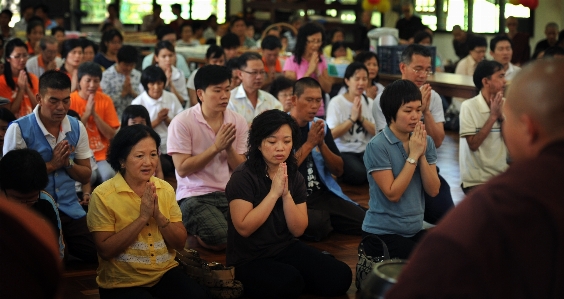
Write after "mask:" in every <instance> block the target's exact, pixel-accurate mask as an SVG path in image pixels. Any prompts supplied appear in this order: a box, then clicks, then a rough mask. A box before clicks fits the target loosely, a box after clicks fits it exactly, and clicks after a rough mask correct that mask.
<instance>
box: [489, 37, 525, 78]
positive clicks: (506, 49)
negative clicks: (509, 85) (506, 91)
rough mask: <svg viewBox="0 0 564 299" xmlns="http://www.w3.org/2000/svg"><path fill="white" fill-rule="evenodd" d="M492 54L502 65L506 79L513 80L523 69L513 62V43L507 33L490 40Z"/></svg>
mask: <svg viewBox="0 0 564 299" xmlns="http://www.w3.org/2000/svg"><path fill="white" fill-rule="evenodd" d="M490 55H491V56H492V57H493V59H494V60H495V61H497V62H499V63H501V65H503V70H504V71H505V80H507V81H511V80H512V79H513V77H515V75H516V74H517V73H518V72H519V71H520V70H521V68H520V67H518V66H516V65H514V64H512V63H511V57H512V56H513V44H512V43H511V40H510V39H509V37H507V35H499V36H496V37H494V38H492V40H491V41H490Z"/></svg>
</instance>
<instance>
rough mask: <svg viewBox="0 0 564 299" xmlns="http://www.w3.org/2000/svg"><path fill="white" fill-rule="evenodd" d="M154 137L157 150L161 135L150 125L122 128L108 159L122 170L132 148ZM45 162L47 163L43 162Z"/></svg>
mask: <svg viewBox="0 0 564 299" xmlns="http://www.w3.org/2000/svg"><path fill="white" fill-rule="evenodd" d="M147 137H151V138H153V140H155V143H156V145H157V146H156V147H155V150H158V148H159V146H160V145H161V137H159V134H157V133H156V132H155V131H153V129H152V128H151V127H149V126H144V125H133V126H127V127H124V128H121V129H120V130H119V131H118V132H117V134H116V136H115V137H114V139H112V142H111V143H110V147H109V148H108V156H107V158H106V161H108V163H110V166H111V167H112V168H113V169H114V170H115V171H120V170H121V163H122V162H123V161H125V160H126V159H127V156H128V155H129V153H130V152H131V149H132V148H133V147H134V146H135V145H136V144H137V143H139V141H141V140H142V139H145V138H147ZM43 164H45V163H43Z"/></svg>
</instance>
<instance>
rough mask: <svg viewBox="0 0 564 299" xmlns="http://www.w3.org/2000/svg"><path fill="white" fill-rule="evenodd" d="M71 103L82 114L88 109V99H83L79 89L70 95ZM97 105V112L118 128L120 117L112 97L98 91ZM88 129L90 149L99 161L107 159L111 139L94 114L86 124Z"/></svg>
mask: <svg viewBox="0 0 564 299" xmlns="http://www.w3.org/2000/svg"><path fill="white" fill-rule="evenodd" d="M70 97H71V105H70V109H72V110H74V111H76V113H78V114H79V115H80V116H82V115H83V114H84V111H85V110H86V103H88V99H83V98H81V97H80V95H79V94H78V91H74V92H72V93H71V95H70ZM94 102H95V106H94V109H95V111H96V114H98V116H100V118H101V119H102V120H103V121H104V122H105V123H106V124H108V125H109V126H110V127H112V128H114V129H117V128H119V119H118V117H117V113H116V108H114V102H113V101H112V99H111V98H110V97H109V96H107V95H105V94H103V93H101V92H99V91H97V92H96V94H95V95H94ZM86 131H87V132H88V142H89V143H90V149H91V150H92V152H94V158H95V159H96V161H97V162H99V161H104V160H106V152H107V151H108V147H109V146H110V141H109V140H108V138H106V137H105V136H104V135H103V134H102V133H101V132H100V131H99V130H98V126H96V122H95V121H94V116H92V115H91V116H90V118H88V123H87V124H86Z"/></svg>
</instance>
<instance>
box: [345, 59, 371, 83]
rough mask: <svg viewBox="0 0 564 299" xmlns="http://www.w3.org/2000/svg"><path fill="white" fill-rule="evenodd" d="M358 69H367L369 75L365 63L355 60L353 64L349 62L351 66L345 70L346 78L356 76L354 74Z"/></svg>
mask: <svg viewBox="0 0 564 299" xmlns="http://www.w3.org/2000/svg"><path fill="white" fill-rule="evenodd" d="M358 70H365V71H366V75H368V68H367V67H366V66H365V65H364V63H362V62H353V63H351V64H349V66H347V69H346V70H345V76H344V78H345V79H349V80H350V79H351V77H352V76H354V74H355V73H356V71H358Z"/></svg>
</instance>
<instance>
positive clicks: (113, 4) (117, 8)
mask: <svg viewBox="0 0 564 299" xmlns="http://www.w3.org/2000/svg"><path fill="white" fill-rule="evenodd" d="M110 8H113V9H115V10H116V12H117V13H118V15H119V7H118V5H117V3H110V4H108V7H106V10H110Z"/></svg>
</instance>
